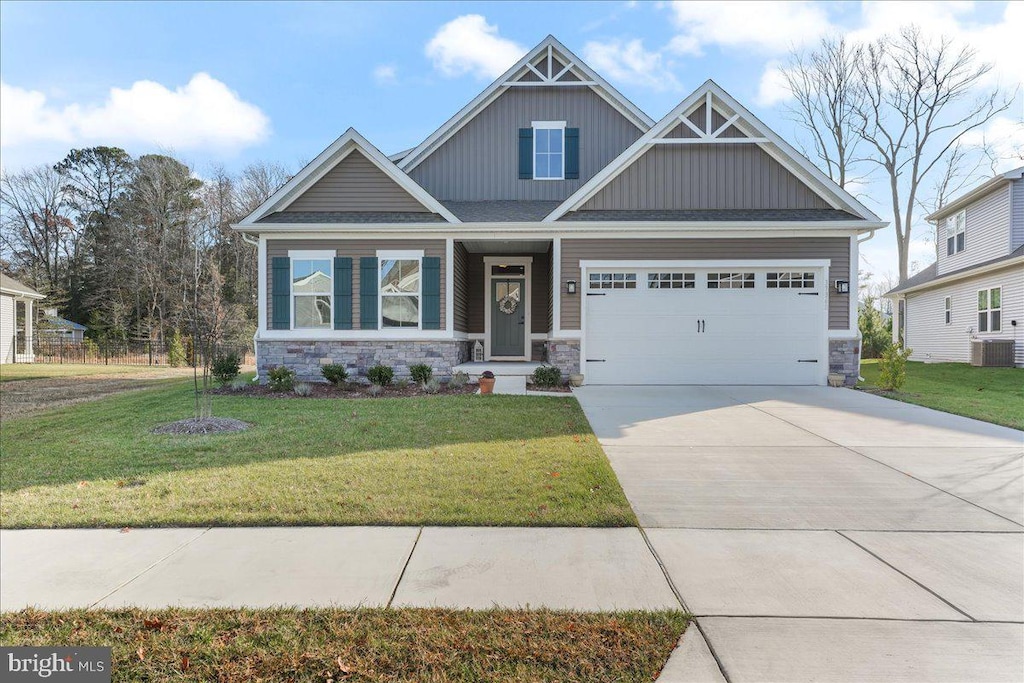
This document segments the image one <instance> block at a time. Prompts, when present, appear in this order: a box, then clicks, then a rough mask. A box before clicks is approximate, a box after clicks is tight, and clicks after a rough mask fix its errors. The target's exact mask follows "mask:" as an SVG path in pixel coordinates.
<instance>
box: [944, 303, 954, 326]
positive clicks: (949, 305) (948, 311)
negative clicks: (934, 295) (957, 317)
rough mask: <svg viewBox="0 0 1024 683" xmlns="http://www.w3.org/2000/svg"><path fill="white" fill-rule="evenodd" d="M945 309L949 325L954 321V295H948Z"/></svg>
mask: <svg viewBox="0 0 1024 683" xmlns="http://www.w3.org/2000/svg"><path fill="white" fill-rule="evenodd" d="M943 309H944V310H945V316H946V324H947V325H949V324H951V323H952V322H953V297H951V296H947V297H946V299H945V301H944V302H943Z"/></svg>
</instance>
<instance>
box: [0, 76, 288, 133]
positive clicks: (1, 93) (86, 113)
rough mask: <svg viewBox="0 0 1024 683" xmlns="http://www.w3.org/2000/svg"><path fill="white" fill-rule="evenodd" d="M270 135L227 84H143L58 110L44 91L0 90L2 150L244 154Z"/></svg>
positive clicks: (3, 86) (195, 80) (0, 86)
mask: <svg viewBox="0 0 1024 683" xmlns="http://www.w3.org/2000/svg"><path fill="white" fill-rule="evenodd" d="M269 134H270V120H269V119H268V118H267V116H266V115H265V114H264V113H263V112H262V111H260V109H259V107H257V106H256V105H253V104H250V103H248V102H245V101H243V100H242V99H241V98H239V97H238V95H237V94H236V93H234V92H232V91H231V90H230V89H229V88H228V87H227V86H226V85H225V84H224V83H222V82H220V81H218V80H217V79H215V78H213V77H211V76H210V75H209V74H205V73H197V74H196V75H194V76H193V77H192V79H191V80H190V81H189V82H188V83H187V84H186V85H184V86H181V87H178V88H176V89H175V90H173V91H172V90H169V89H168V88H166V87H165V86H163V85H161V84H160V83H155V82H153V81H136V82H135V83H133V84H132V85H131V87H130V88H128V89H127V90H125V89H121V88H111V89H110V94H109V95H108V97H107V100H106V101H105V102H104V103H102V104H100V105H83V104H78V103H73V104H69V105H65V106H57V105H54V104H50V103H48V102H47V98H46V95H44V94H43V93H42V92H40V91H38V90H26V89H23V88H19V87H17V86H13V85H8V84H7V83H0V146H3V147H5V148H10V147H15V146H19V145H29V144H39V143H52V142H60V143H63V144H66V145H82V144H90V143H103V144H108V145H131V144H145V145H148V146H151V147H160V148H166V149H177V150H187V149H204V148H210V147H212V148H217V149H238V148H242V147H245V146H248V145H252V144H255V143H258V142H260V141H262V140H264V139H266V137H267V136H268V135H269Z"/></svg>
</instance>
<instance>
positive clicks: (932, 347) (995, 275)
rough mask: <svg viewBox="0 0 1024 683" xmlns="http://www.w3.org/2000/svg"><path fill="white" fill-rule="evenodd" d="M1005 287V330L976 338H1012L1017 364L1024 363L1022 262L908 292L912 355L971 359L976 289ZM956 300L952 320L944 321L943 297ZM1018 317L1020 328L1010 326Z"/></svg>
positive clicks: (929, 358)
mask: <svg viewBox="0 0 1024 683" xmlns="http://www.w3.org/2000/svg"><path fill="white" fill-rule="evenodd" d="M991 287H1002V288H1003V291H1002V316H1001V317H1002V328H1003V329H1002V331H1000V332H988V333H985V334H979V335H977V337H978V339H1014V340H1015V341H1016V344H1015V353H1016V363H1017V365H1018V366H1024V331H1020V330H1022V328H1024V266H1019V265H1018V266H1012V267H1009V268H1006V269H1003V270H999V271H994V272H991V273H985V274H983V275H978V276H977V277H973V278H969V279H966V280H959V281H957V282H952V283H950V284H948V285H945V286H942V287H935V288H934V289H928V290H925V291H922V292H911V293H910V294H907V301H906V307H907V313H906V315H907V325H906V341H907V347H908V348H910V349H911V350H912V351H913V353H912V354H911V359H913V360H919V361H926V362H954V363H968V362H970V359H971V335H970V334H969V333H968V331H967V330H968V328H971V329H975V330H976V329H977V328H978V290H980V289H988V288H991ZM947 296H948V297H951V298H952V300H953V320H952V322H951V323H950V324H949V325H946V321H945V320H946V319H945V298H946V297H947ZM1011 320H1016V321H1017V326H1016V327H1014V326H1012V325H1011V324H1010V321H1011Z"/></svg>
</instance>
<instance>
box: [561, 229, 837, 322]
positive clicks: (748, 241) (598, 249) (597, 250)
mask: <svg viewBox="0 0 1024 683" xmlns="http://www.w3.org/2000/svg"><path fill="white" fill-rule="evenodd" d="M787 258H792V259H829V260H830V262H831V265H830V266H829V275H828V276H829V280H830V281H835V280H849V279H850V238H849V237H780V238H733V239H726V238H721V239H714V238H664V239H568V238H563V239H562V257H561V266H562V273H561V279H562V281H563V282H564V281H566V280H577V281H578V280H580V261H581V260H591V259H593V260H615V259H622V260H642V259H646V260H658V259H666V260H705V259H722V260H725V261H728V260H737V259H776V260H780V259H787ZM585 286H586V285H585V283H580V287H579V291H578V293H577V294H566V293H565V292H563V291H562V290H561V286H560V285H559V287H558V289H559V296H560V297H561V299H560V302H561V329H562V330H578V329H580V301H581V297H582V296H583V292H585ZM828 297H829V302H828V304H829V305H828V324H829V329H832V330H846V329H849V328H850V295H849V294H836V293H835V292H834V291H831V288H829V289H828Z"/></svg>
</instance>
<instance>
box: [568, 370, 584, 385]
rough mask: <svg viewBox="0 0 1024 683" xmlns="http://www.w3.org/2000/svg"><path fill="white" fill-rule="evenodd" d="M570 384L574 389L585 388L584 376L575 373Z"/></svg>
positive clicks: (570, 376)
mask: <svg viewBox="0 0 1024 683" xmlns="http://www.w3.org/2000/svg"><path fill="white" fill-rule="evenodd" d="M569 384H570V385H571V386H574V387H581V386H583V375H581V374H580V373H578V372H574V373H572V374H571V375H569Z"/></svg>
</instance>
